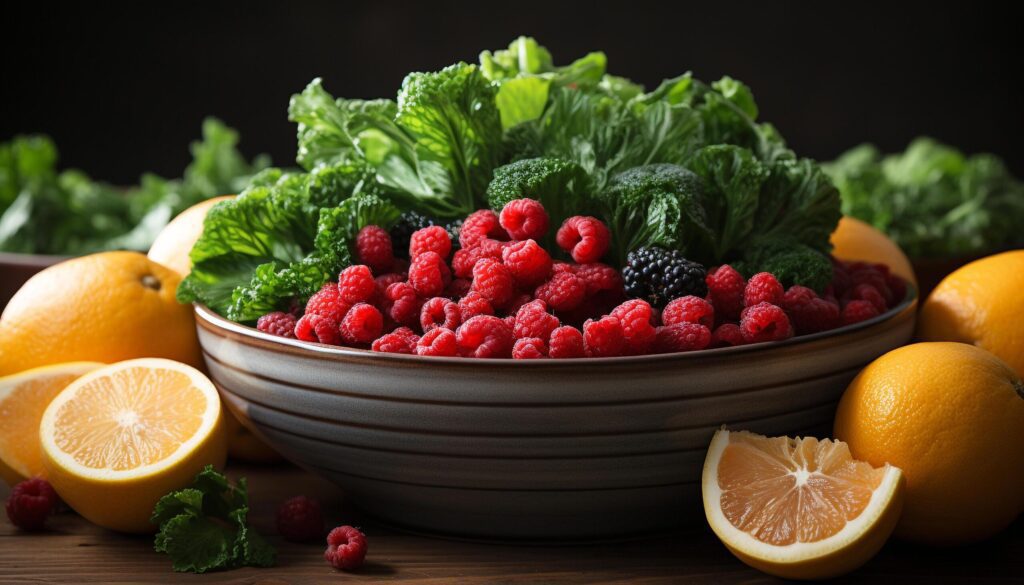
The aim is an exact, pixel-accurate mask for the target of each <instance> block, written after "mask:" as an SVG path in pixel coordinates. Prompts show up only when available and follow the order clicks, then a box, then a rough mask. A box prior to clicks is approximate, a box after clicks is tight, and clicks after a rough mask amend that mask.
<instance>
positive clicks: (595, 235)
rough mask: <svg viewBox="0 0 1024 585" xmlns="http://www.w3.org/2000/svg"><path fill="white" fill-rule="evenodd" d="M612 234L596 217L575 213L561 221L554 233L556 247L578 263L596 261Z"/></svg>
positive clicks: (606, 247)
mask: <svg viewBox="0 0 1024 585" xmlns="http://www.w3.org/2000/svg"><path fill="white" fill-rule="evenodd" d="M611 241H612V234H611V232H610V231H608V226H606V225H604V222H602V221H601V220H599V219H597V218H596V217H590V216H584V215H575V216H573V217H570V218H569V219H567V220H565V221H564V222H562V227H560V228H558V232H557V233H556V234H555V242H556V243H557V244H558V247H559V248H561V249H563V250H565V251H566V252H569V254H570V255H571V256H572V259H573V260H575V261H576V262H577V263H579V264H584V263H587V262H597V261H598V260H600V259H601V257H602V256H604V255H605V253H606V252H607V251H608V247H609V246H610V245H611Z"/></svg>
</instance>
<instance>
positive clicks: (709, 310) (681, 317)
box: [661, 295, 715, 329]
mask: <svg viewBox="0 0 1024 585" xmlns="http://www.w3.org/2000/svg"><path fill="white" fill-rule="evenodd" d="M661 322H662V323H664V324H665V325H675V324H677V323H700V324H701V325H703V326H705V327H707V328H709V329H710V328H711V327H714V326H715V308H714V307H713V306H711V303H709V302H707V301H706V300H704V299H702V298H700V297H695V296H693V295H687V296H685V297H679V298H678V299H673V300H672V301H670V302H669V304H667V305H665V310H663V311H662V312H661Z"/></svg>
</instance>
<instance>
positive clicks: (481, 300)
mask: <svg viewBox="0 0 1024 585" xmlns="http://www.w3.org/2000/svg"><path fill="white" fill-rule="evenodd" d="M493 314H494V307H493V306H492V305H491V301H489V300H487V298H486V297H484V296H483V295H482V294H480V293H478V292H473V291H469V292H468V293H466V296H464V297H462V298H461V299H459V321H461V322H462V323H465V322H466V321H469V320H470V319H472V318H473V317H476V316H477V315H493Z"/></svg>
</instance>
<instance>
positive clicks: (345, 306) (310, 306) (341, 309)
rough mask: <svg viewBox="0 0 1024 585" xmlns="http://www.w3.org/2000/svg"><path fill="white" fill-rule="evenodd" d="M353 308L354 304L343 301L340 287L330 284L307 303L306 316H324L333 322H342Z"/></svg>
mask: <svg viewBox="0 0 1024 585" xmlns="http://www.w3.org/2000/svg"><path fill="white" fill-rule="evenodd" d="M351 307H352V303H346V302H345V301H343V300H342V299H341V292H340V291H339V290H338V285H336V284H334V283H333V282H328V283H326V284H324V285H323V286H322V287H320V290H318V291H317V292H315V293H313V296H311V297H309V300H308V301H306V314H307V315H322V316H324V317H327V318H328V319H331V320H332V321H335V322H340V321H341V320H342V318H344V317H345V313H348V310H349V308H351Z"/></svg>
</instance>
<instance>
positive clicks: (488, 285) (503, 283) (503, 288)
mask: <svg viewBox="0 0 1024 585" xmlns="http://www.w3.org/2000/svg"><path fill="white" fill-rule="evenodd" d="M470 290H472V291H473V292H476V293H480V294H481V295H483V296H484V298H486V299H487V300H488V301H490V302H491V305H492V306H495V307H501V306H503V305H504V304H505V303H507V302H508V301H510V300H511V299H512V295H513V293H515V289H514V287H513V285H512V273H511V272H509V270H508V268H507V267H506V266H505V265H504V264H502V263H501V262H499V261H497V260H493V259H491V258H483V259H481V260H480V261H479V262H477V263H476V266H474V267H473V285H472V286H471V287H470Z"/></svg>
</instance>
